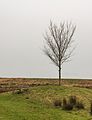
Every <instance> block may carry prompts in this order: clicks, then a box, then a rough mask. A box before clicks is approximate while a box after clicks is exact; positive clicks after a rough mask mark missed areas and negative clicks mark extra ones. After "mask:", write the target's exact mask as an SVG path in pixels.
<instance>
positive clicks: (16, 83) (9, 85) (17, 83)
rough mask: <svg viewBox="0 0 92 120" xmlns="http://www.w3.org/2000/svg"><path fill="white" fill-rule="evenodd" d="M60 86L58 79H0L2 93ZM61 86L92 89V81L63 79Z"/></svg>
mask: <svg viewBox="0 0 92 120" xmlns="http://www.w3.org/2000/svg"><path fill="white" fill-rule="evenodd" d="M41 85H58V79H49V78H48V79H44V78H0V92H5V91H12V90H16V89H19V88H29V87H31V86H41ZM61 85H63V86H73V87H85V88H92V80H90V79H88V80H86V79H62V81H61Z"/></svg>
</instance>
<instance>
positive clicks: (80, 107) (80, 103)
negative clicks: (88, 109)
mask: <svg viewBox="0 0 92 120" xmlns="http://www.w3.org/2000/svg"><path fill="white" fill-rule="evenodd" d="M75 108H77V109H84V105H83V103H82V102H79V101H78V102H77V103H76V105H75Z"/></svg>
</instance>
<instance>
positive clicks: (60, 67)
mask: <svg viewBox="0 0 92 120" xmlns="http://www.w3.org/2000/svg"><path fill="white" fill-rule="evenodd" d="M59 85H61V66H59Z"/></svg>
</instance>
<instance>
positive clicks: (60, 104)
mask: <svg viewBox="0 0 92 120" xmlns="http://www.w3.org/2000/svg"><path fill="white" fill-rule="evenodd" d="M54 106H55V107H61V106H62V102H61V100H55V101H54Z"/></svg>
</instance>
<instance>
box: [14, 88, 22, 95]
mask: <svg viewBox="0 0 92 120" xmlns="http://www.w3.org/2000/svg"><path fill="white" fill-rule="evenodd" d="M14 93H15V94H22V93H23V91H22V89H18V90H16V91H15V92H14Z"/></svg>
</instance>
